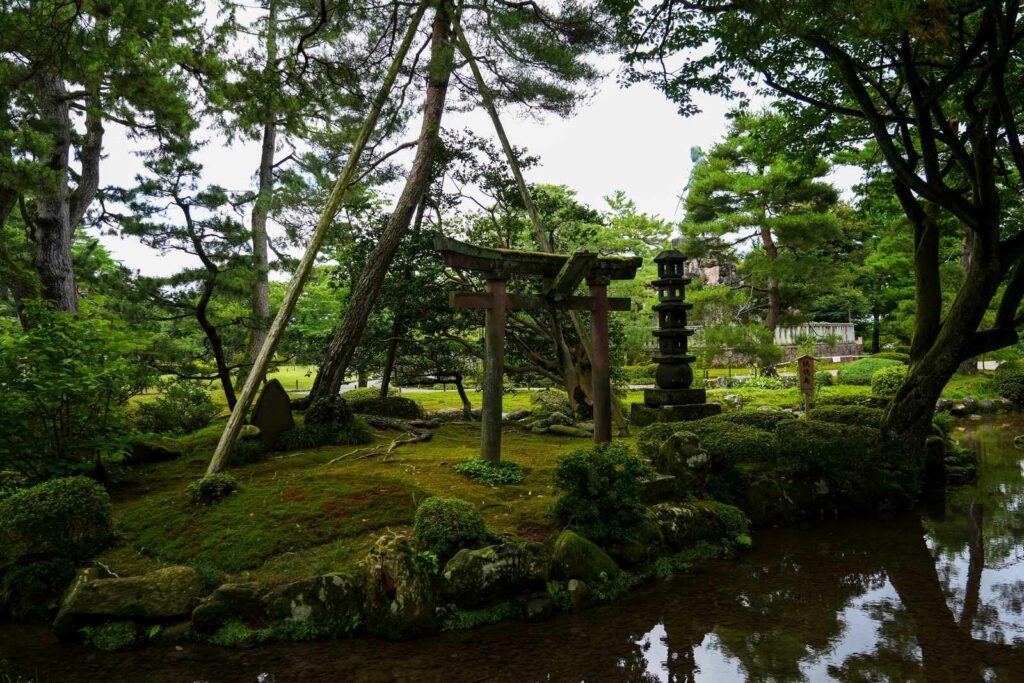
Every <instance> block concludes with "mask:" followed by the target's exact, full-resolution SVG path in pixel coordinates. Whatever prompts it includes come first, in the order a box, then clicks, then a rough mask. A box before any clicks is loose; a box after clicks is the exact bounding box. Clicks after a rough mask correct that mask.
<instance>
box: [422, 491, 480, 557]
mask: <svg viewBox="0 0 1024 683" xmlns="http://www.w3.org/2000/svg"><path fill="white" fill-rule="evenodd" d="M413 536H414V537H415V538H416V542H417V543H418V544H419V546H420V547H421V548H423V549H424V550H428V551H430V552H432V553H434V554H435V555H436V556H437V558H439V559H441V560H447V559H448V558H449V557H451V556H452V555H454V554H455V553H456V551H458V550H459V549H460V548H475V547H476V546H477V545H479V544H480V543H481V542H483V541H484V540H485V539H486V538H487V528H486V526H485V524H484V518H483V517H481V516H480V513H479V512H477V510H476V508H475V507H473V504H472V503H469V502H467V501H465V500H462V499H461V498H445V497H439V496H434V497H432V498H427V499H426V500H425V501H423V502H422V503H421V504H420V506H419V507H418V508H416V517H415V521H414V523H413Z"/></svg>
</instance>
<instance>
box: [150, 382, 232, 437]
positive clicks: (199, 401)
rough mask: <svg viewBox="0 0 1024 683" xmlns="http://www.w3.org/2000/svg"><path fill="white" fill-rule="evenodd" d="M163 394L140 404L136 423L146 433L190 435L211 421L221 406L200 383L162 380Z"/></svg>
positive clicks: (161, 389)
mask: <svg viewBox="0 0 1024 683" xmlns="http://www.w3.org/2000/svg"><path fill="white" fill-rule="evenodd" d="M159 389H160V395H159V396H157V398H156V399H155V400H153V401H148V402H146V403H140V404H139V406H138V408H136V410H135V413H136V422H137V424H138V427H139V429H141V430H142V431H144V432H157V433H169V434H188V433H190V432H194V431H196V430H197V429H202V428H203V427H205V426H206V425H208V424H210V420H212V419H213V418H214V417H216V416H217V414H218V413H220V407H219V406H218V405H217V404H216V403H214V402H213V399H212V398H210V392H209V391H207V390H206V388H205V387H204V386H203V385H202V384H199V383H198V382H190V381H188V380H181V379H175V380H171V381H163V382H160V385H159Z"/></svg>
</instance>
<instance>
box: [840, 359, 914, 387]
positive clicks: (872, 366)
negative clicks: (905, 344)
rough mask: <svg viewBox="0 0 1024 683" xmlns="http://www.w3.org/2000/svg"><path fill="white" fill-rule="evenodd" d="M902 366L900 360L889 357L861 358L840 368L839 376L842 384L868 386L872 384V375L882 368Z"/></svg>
mask: <svg viewBox="0 0 1024 683" xmlns="http://www.w3.org/2000/svg"><path fill="white" fill-rule="evenodd" d="M896 365H898V366H902V365H903V363H901V362H900V361H898V360H891V359H889V358H861V359H860V360H855V361H853V362H852V363H847V364H846V365H844V366H842V367H841V368H839V374H838V375H837V378H838V380H839V383H840V384H857V385H860V386H868V385H870V384H871V377H872V376H873V375H874V374H875V373H876V372H878V371H879V370H881V369H882V368H887V367H892V366H896Z"/></svg>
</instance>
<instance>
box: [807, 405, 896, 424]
mask: <svg viewBox="0 0 1024 683" xmlns="http://www.w3.org/2000/svg"><path fill="white" fill-rule="evenodd" d="M884 414H885V411H883V410H882V409H881V408H871V407H868V406H827V405H826V406H819V407H817V408H813V409H812V410H811V417H812V418H813V419H815V420H818V421H819V422H831V423H834V424H845V425H860V426H862V427H874V428H876V429H877V428H878V425H879V424H880V423H881V422H882V416H883V415H884Z"/></svg>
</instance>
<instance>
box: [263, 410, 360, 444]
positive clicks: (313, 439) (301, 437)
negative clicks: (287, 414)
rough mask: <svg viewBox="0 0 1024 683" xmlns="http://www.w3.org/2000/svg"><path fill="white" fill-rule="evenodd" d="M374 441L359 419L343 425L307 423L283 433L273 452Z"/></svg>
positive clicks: (355, 418)
mask: <svg viewBox="0 0 1024 683" xmlns="http://www.w3.org/2000/svg"><path fill="white" fill-rule="evenodd" d="M371 441H373V434H371V433H370V428H369V427H368V426H367V424H366V423H365V422H363V421H362V420H360V419H359V418H357V417H354V418H352V419H351V420H349V421H348V422H343V423H341V424H335V425H327V424H310V423H309V422H305V423H303V424H300V425H296V427H295V429H291V430H289V431H287V432H284V433H282V434H281V435H280V436H279V437H278V438H277V439H276V440H275V443H274V444H273V445H272V446H271V450H273V451H297V450H299V449H302V448H319V447H320V446H358V445H360V444H365V443H370V442H371Z"/></svg>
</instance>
